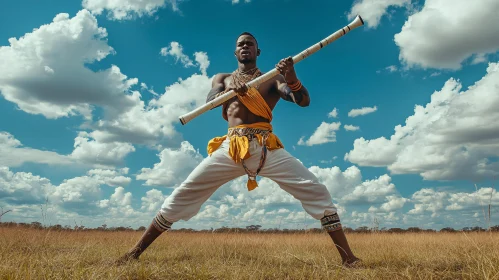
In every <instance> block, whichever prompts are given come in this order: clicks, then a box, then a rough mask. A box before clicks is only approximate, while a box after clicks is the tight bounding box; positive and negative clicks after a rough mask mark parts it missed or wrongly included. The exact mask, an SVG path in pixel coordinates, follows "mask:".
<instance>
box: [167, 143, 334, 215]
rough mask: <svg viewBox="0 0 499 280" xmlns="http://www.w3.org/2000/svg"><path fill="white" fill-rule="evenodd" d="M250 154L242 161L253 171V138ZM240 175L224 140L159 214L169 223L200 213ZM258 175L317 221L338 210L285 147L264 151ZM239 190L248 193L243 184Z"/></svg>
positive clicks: (256, 147) (256, 158)
mask: <svg viewBox="0 0 499 280" xmlns="http://www.w3.org/2000/svg"><path fill="white" fill-rule="evenodd" d="M249 151H250V155H251V157H250V158H248V159H246V160H245V164H246V166H247V167H248V168H249V169H250V170H251V171H253V172H254V171H256V169H257V168H258V165H259V163H260V156H261V151H262V147H261V146H260V144H259V143H258V141H257V140H256V139H254V140H252V141H250V150H249ZM242 175H246V172H245V170H244V168H243V166H242V164H241V163H235V162H234V161H233V159H232V158H231V157H230V156H229V139H228V138H227V139H226V140H225V141H224V142H223V143H222V144H221V145H220V147H219V148H218V149H217V150H216V151H215V152H213V153H212V154H211V156H208V157H206V158H205V159H204V160H203V161H202V162H201V163H200V164H199V165H198V166H197V167H196V168H195V169H194V170H193V171H192V172H191V173H190V174H189V176H188V177H187V179H186V180H185V181H184V182H183V183H182V184H181V185H180V186H179V187H177V188H176V189H175V190H174V191H173V192H172V194H171V195H170V196H169V197H167V198H166V199H165V201H164V203H163V205H162V206H161V209H160V210H159V213H158V214H160V215H161V216H162V218H163V219H165V220H166V221H168V222H170V223H174V222H177V221H179V220H181V219H182V220H184V221H187V220H189V219H190V218H192V217H194V216H195V215H196V214H197V213H198V212H199V210H200V209H201V206H202V205H203V203H204V202H206V201H207V200H208V199H209V198H210V196H211V195H212V194H213V193H214V192H215V191H216V190H217V189H218V188H219V187H221V186H222V185H223V184H225V183H227V182H229V181H231V180H233V179H236V178H238V177H240V176H242ZM259 176H261V177H266V178H268V179H270V180H272V181H274V182H276V183H277V184H278V185H279V187H280V188H281V189H283V190H284V191H286V192H288V193H289V194H291V195H292V196H293V197H294V198H296V199H298V200H299V201H300V202H301V204H302V207H303V209H304V210H305V211H306V212H307V213H308V214H309V215H310V216H312V217H313V218H314V219H316V220H320V219H321V218H322V217H324V216H325V215H331V214H334V213H336V211H337V209H336V206H335V205H334V204H333V202H332V200H331V195H330V193H329V191H328V190H327V188H326V186H325V185H323V184H321V183H320V182H319V180H318V179H317V177H316V176H315V175H314V174H313V173H312V172H310V170H308V169H307V168H306V167H305V166H304V165H303V164H302V163H301V162H299V161H298V160H297V159H296V158H295V157H293V156H292V155H291V154H289V153H288V152H287V151H286V150H285V149H284V148H281V149H276V150H273V151H267V159H266V162H265V165H264V167H263V168H262V170H261V171H260V174H259ZM242 190H244V191H247V188H246V185H245V186H244V189H242Z"/></svg>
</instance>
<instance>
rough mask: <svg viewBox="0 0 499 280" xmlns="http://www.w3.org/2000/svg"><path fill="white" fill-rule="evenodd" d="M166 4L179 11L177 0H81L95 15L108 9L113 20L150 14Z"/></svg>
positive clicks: (108, 15)
mask: <svg viewBox="0 0 499 280" xmlns="http://www.w3.org/2000/svg"><path fill="white" fill-rule="evenodd" d="M167 4H170V5H171V8H172V9H173V11H179V9H178V0H119V1H116V0H83V2H82V6H83V7H84V8H85V9H88V10H90V11H92V13H94V14H96V15H100V14H102V13H103V12H104V11H108V14H107V17H108V18H109V19H113V20H129V19H133V18H135V17H143V16H152V15H154V14H155V13H156V12H157V11H158V10H159V9H160V8H163V7H165V6H166V5H167Z"/></svg>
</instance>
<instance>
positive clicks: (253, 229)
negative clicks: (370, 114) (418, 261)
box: [0, 222, 499, 233]
mask: <svg viewBox="0 0 499 280" xmlns="http://www.w3.org/2000/svg"><path fill="white" fill-rule="evenodd" d="M0 227H3V228H19V227H21V228H31V229H43V230H57V231H110V232H112V231H139V232H142V231H144V230H145V229H146V227H144V226H141V227H138V228H136V229H133V228H131V227H129V226H128V227H108V226H107V225H106V224H104V225H102V226H99V227H96V228H87V227H85V226H81V225H80V226H78V225H75V226H74V227H71V226H69V225H66V226H62V225H51V226H43V225H42V224H41V223H39V222H32V223H15V222H0ZM261 227H262V226H261V225H249V226H246V227H244V228H241V227H232V228H230V227H226V226H224V227H221V228H217V229H213V228H211V229H203V230H195V229H191V228H180V229H172V230H171V231H172V232H208V233H324V230H322V229H321V228H310V229H279V228H268V229H261ZM343 230H344V231H345V232H346V233H412V232H420V233H424V232H485V231H491V232H499V225H496V226H492V227H490V229H489V230H488V229H484V228H482V227H478V226H475V227H464V228H461V229H454V228H451V227H445V228H442V229H440V230H438V231H437V230H434V229H421V228H418V227H409V228H407V229H403V228H381V229H378V228H376V227H367V226H362V227H358V228H356V229H353V228H349V227H345V228H343Z"/></svg>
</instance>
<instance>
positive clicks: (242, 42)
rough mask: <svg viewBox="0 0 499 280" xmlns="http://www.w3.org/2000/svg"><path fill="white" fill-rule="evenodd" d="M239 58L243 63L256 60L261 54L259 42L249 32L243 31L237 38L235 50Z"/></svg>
mask: <svg viewBox="0 0 499 280" xmlns="http://www.w3.org/2000/svg"><path fill="white" fill-rule="evenodd" d="M234 55H235V56H236V58H237V60H238V61H239V62H241V63H248V62H255V61H256V58H257V56H259V55H260V49H259V48H258V42H257V41H256V38H255V37H254V36H253V35H252V34H251V33H249V32H243V33H241V35H239V37H237V40H236V51H235V52H234Z"/></svg>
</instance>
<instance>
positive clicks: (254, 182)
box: [246, 179, 258, 191]
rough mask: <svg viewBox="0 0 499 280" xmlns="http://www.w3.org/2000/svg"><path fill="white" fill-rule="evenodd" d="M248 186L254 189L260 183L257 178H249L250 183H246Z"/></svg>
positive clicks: (249, 188)
mask: <svg viewBox="0 0 499 280" xmlns="http://www.w3.org/2000/svg"><path fill="white" fill-rule="evenodd" d="M246 186H247V187H248V191H252V190H254V189H256V188H257V187H258V183H257V182H256V180H252V179H248V183H246Z"/></svg>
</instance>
